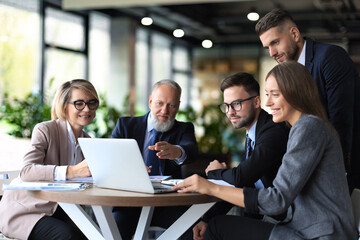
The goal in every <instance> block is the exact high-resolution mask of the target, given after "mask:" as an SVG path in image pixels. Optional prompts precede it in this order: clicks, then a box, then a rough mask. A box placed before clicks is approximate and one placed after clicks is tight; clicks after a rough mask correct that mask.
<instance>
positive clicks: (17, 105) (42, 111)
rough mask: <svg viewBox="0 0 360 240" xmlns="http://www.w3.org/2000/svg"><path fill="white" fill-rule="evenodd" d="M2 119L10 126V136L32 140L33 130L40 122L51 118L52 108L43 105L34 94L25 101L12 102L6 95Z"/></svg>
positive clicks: (2, 106) (0, 109)
mask: <svg viewBox="0 0 360 240" xmlns="http://www.w3.org/2000/svg"><path fill="white" fill-rule="evenodd" d="M0 118H1V120H3V121H6V122H7V123H8V125H9V126H10V129H9V130H8V134H10V135H13V136H15V137H23V138H30V137H31V133H32V129H33V128H34V126H35V125H36V124H37V123H38V122H42V121H46V120H49V119H50V118H51V107H50V106H48V105H46V104H42V103H41V100H40V98H39V96H38V95H35V94H32V93H30V94H28V95H26V97H25V98H24V99H23V100H20V99H13V100H11V99H10V98H9V97H8V94H6V93H5V96H4V100H3V102H2V104H1V107H0Z"/></svg>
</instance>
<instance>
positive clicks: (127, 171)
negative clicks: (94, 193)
mask: <svg viewBox="0 0 360 240" xmlns="http://www.w3.org/2000/svg"><path fill="white" fill-rule="evenodd" d="M78 140H79V144H80V147H81V150H82V152H83V154H84V157H85V159H86V161H87V163H88V165H89V169H90V171H91V175H92V177H93V179H94V184H95V186H97V187H102V188H112V189H119V190H126V191H134V192H144V193H163V192H171V191H173V190H172V189H171V187H170V186H166V185H161V184H152V182H151V181H150V177H149V174H148V172H147V171H146V167H145V164H144V160H143V157H142V155H141V152H140V149H139V146H138V144H137V142H136V140H135V139H119V138H79V139H78Z"/></svg>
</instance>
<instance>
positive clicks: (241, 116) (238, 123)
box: [224, 86, 260, 130]
mask: <svg viewBox="0 0 360 240" xmlns="http://www.w3.org/2000/svg"><path fill="white" fill-rule="evenodd" d="M249 97H252V95H250V94H249V93H247V92H246V91H245V89H244V88H243V87H242V86H233V87H229V88H226V89H225V90H224V103H227V104H231V103H232V102H233V101H235V100H244V99H247V98H249ZM241 106H242V107H241V110H240V111H235V110H234V109H232V108H231V107H229V111H228V112H227V113H226V116H227V117H228V118H229V120H230V121H231V123H232V125H233V126H234V128H242V127H244V128H245V129H246V130H249V129H250V128H251V126H252V125H253V124H254V123H255V121H256V120H257V115H258V114H259V108H260V98H259V97H258V96H257V97H255V98H253V99H250V100H248V101H244V102H242V103H241Z"/></svg>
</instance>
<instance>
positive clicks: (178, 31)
mask: <svg viewBox="0 0 360 240" xmlns="http://www.w3.org/2000/svg"><path fill="white" fill-rule="evenodd" d="M173 35H174V37H177V38H181V37H183V36H184V35H185V32H184V30H182V29H181V28H177V29H175V30H174V31H173Z"/></svg>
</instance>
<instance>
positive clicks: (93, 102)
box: [68, 99, 99, 111]
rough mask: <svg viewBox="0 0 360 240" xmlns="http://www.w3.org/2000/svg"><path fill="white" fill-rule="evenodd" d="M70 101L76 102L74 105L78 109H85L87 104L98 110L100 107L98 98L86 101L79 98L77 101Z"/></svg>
mask: <svg viewBox="0 0 360 240" xmlns="http://www.w3.org/2000/svg"><path fill="white" fill-rule="evenodd" d="M68 103H71V104H74V107H75V108H76V110H79V111H81V110H83V109H84V108H85V106H86V105H87V106H88V108H89V109H90V110H96V109H97V108H98V107H99V101H98V100H96V99H92V100H90V101H88V102H84V101H83V100H77V101H68Z"/></svg>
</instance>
